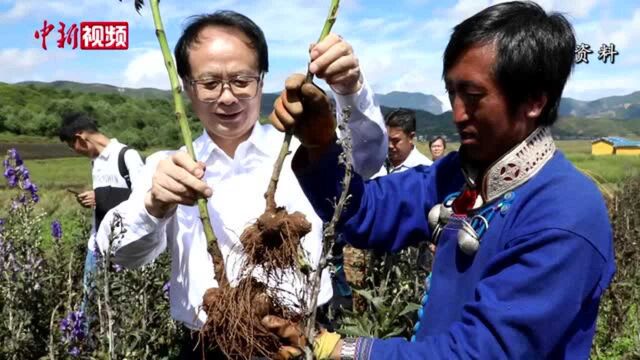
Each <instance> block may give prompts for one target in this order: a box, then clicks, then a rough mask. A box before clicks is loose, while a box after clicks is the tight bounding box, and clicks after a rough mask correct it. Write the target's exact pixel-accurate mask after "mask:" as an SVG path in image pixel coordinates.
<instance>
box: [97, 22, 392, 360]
mask: <svg viewBox="0 0 640 360" xmlns="http://www.w3.org/2000/svg"><path fill="white" fill-rule="evenodd" d="M303 51H304V49H303ZM174 54H175V58H176V65H177V69H178V73H179V75H180V77H181V79H182V82H183V85H184V89H185V91H186V94H187V95H188V97H189V99H190V100H191V103H192V106H193V109H194V112H195V114H196V115H197V116H198V118H199V120H200V122H201V123H202V125H203V128H204V132H203V134H202V135H201V136H199V137H198V138H196V139H195V140H194V141H193V146H194V151H195V154H196V158H197V162H194V161H193V160H191V158H190V157H189V156H188V155H187V153H186V152H185V151H184V148H182V149H181V150H179V151H163V152H158V153H156V154H153V155H151V156H149V158H148V159H147V164H146V165H145V167H144V169H143V174H142V176H141V181H140V182H139V183H138V184H136V187H135V190H134V192H133V194H132V195H131V197H130V199H129V200H128V201H126V202H124V203H122V204H121V205H120V206H118V207H116V208H115V209H113V210H112V211H110V212H109V213H108V214H107V216H106V217H105V221H104V222H103V226H102V227H101V228H100V230H99V235H98V244H99V246H100V249H101V250H102V251H104V250H105V249H107V247H108V246H109V243H108V242H109V235H110V234H109V233H110V226H108V223H109V222H110V221H112V220H113V216H114V213H116V212H117V213H118V214H120V216H121V218H122V227H123V228H124V229H125V230H126V231H125V232H124V233H123V234H120V236H119V238H118V239H117V240H116V241H114V244H111V245H112V247H111V253H112V256H113V261H114V262H116V263H119V264H120V265H122V266H125V267H136V266H140V265H143V264H146V263H149V262H151V261H153V260H154V259H155V258H156V257H157V256H158V255H159V254H160V253H161V252H163V251H165V249H168V250H169V251H170V252H171V256H172V264H171V267H172V274H171V282H170V285H171V290H170V303H171V304H170V307H171V315H172V317H173V318H174V319H176V320H178V321H180V322H181V323H183V324H184V325H185V326H186V327H187V328H188V329H191V330H197V329H199V328H200V327H202V325H203V324H204V322H205V321H206V314H205V313H204V312H203V311H202V310H201V309H200V305H201V304H202V297H203V295H204V293H205V291H206V290H207V289H208V288H211V287H216V286H217V284H218V282H217V281H216V279H214V272H213V263H212V259H211V256H210V255H209V253H208V251H207V241H206V239H205V236H204V232H203V230H202V224H201V223H200V219H199V214H198V209H197V207H195V206H193V204H194V203H195V202H196V200H197V198H198V197H207V198H208V207H209V212H210V215H211V223H212V226H213V230H214V233H215V234H216V236H217V238H218V245H219V247H220V250H221V252H222V255H223V256H224V258H225V270H226V273H227V276H228V277H229V278H230V280H231V281H232V283H233V279H234V278H235V277H236V276H237V275H238V270H239V268H238V267H239V265H240V262H241V260H242V249H241V246H239V244H240V241H239V236H240V234H242V232H243V230H244V228H245V227H246V226H248V225H250V224H251V223H252V222H253V221H254V220H255V219H256V218H257V217H258V216H259V215H260V214H261V213H262V212H263V211H264V209H265V198H264V193H265V191H266V188H267V185H268V182H269V179H270V177H271V173H272V168H273V163H274V162H275V159H276V157H277V155H278V152H279V150H280V145H281V144H282V139H283V135H282V133H280V132H279V131H277V130H276V129H275V128H274V127H273V126H271V125H261V124H260V123H258V118H259V116H260V114H259V112H260V103H261V97H262V86H263V80H264V76H265V74H266V72H267V71H268V55H267V44H266V40H265V38H264V34H263V33H262V30H261V29H260V28H259V27H258V26H257V25H256V24H255V23H254V22H253V21H252V20H250V19H249V18H247V17H246V16H244V15H242V14H239V13H236V12H233V11H218V12H216V13H214V14H205V15H200V16H197V17H192V18H191V22H190V23H189V24H188V25H187V26H186V28H185V29H184V31H183V33H182V36H181V37H180V39H179V40H178V43H177V44H176V47H175V51H174ZM310 57H311V63H310V65H309V69H310V71H311V72H312V73H314V74H315V75H316V76H317V77H318V78H320V79H323V80H325V81H326V83H327V84H328V85H329V86H330V87H331V90H332V91H333V92H334V93H335V94H336V97H335V100H336V112H337V113H338V114H341V113H342V110H343V109H345V108H347V107H349V108H350V109H351V116H350V119H349V128H350V130H351V136H352V143H353V158H354V167H355V169H356V171H357V172H358V173H359V174H360V175H362V176H364V177H370V176H371V175H373V174H374V173H375V172H376V171H377V170H378V169H379V168H380V166H381V165H382V163H383V161H384V158H385V156H386V148H387V137H386V131H385V130H386V129H385V127H384V125H383V118H382V114H381V112H380V109H379V107H378V106H377V105H375V104H374V101H373V95H374V94H373V91H372V90H371V89H370V88H369V86H368V85H367V82H366V80H365V79H364V78H363V76H362V74H361V72H360V69H359V66H358V59H357V57H356V56H355V54H354V52H353V49H352V47H351V45H349V44H348V43H347V42H346V41H344V40H343V39H342V38H341V37H340V36H337V35H335V34H330V35H329V36H327V37H326V38H325V39H324V40H323V41H322V42H320V43H318V44H316V45H314V46H313V47H312V48H311V51H310ZM303 84H304V75H301V74H295V75H292V76H290V77H289V78H288V79H287V81H286V83H285V88H286V90H284V91H283V96H281V97H280V98H279V100H278V101H277V102H276V104H275V111H274V113H272V116H271V117H272V121H273V119H276V121H273V122H274V125H276V126H280V127H281V126H282V123H287V122H291V121H293V120H292V119H299V118H301V117H306V118H307V119H311V118H313V119H314V121H316V120H317V121H321V122H326V121H335V118H334V115H333V114H332V112H331V110H330V103H329V101H328V99H327V97H326V95H325V94H324V92H322V90H320V89H319V88H318V87H316V86H315V85H311V84H307V85H304V86H303ZM285 95H288V96H285ZM295 98H299V99H303V100H302V102H301V103H300V102H295V101H294V99H295ZM311 101H312V102H313V103H310V102H311ZM310 109H313V110H314V111H310ZM335 136H336V134H335V133H317V132H313V131H310V132H309V133H308V134H306V137H305V136H301V139H303V140H301V141H302V142H303V143H305V144H313V143H316V142H318V143H325V142H326V141H334V140H335ZM299 145H300V142H297V141H296V142H294V143H292V146H291V150H292V151H295V150H296V148H297V147H298V146H299ZM275 199H276V203H277V204H278V206H285V207H286V208H287V211H289V212H293V211H300V212H302V213H303V214H305V215H306V217H307V220H309V221H310V222H311V224H312V230H311V232H310V233H309V234H308V235H307V236H306V237H305V239H304V240H303V247H304V248H305V250H306V251H307V252H308V254H309V260H310V261H311V262H312V263H315V264H317V262H318V261H319V258H320V252H321V249H322V221H321V220H320V218H319V217H318V216H317V215H316V213H315V212H314V211H313V208H312V206H311V204H310V203H309V202H308V200H307V199H306V197H305V196H304V193H303V192H302V189H301V188H300V185H299V184H298V182H297V180H296V178H295V176H294V175H293V172H292V170H291V158H290V157H287V160H286V161H285V164H284V165H283V171H282V174H281V177H280V182H279V184H278V190H277V192H276V196H275ZM287 286H288V287H290V288H289V289H284V290H285V291H289V292H293V293H300V292H303V291H305V288H304V284H302V283H301V282H300V281H296V279H292V281H290V282H288V283H287V284H283V285H282V287H287ZM331 296H332V288H331V280H330V278H329V275H328V272H326V271H325V273H323V276H322V280H321V291H320V295H319V299H318V300H319V301H318V303H319V304H325V303H327V302H328V301H329V300H330V299H331ZM198 346H201V344H197V336H192V337H191V338H190V339H186V340H185V341H184V344H183V350H182V355H181V356H182V358H185V359H186V358H190V357H191V356H193V355H194V354H200V353H201V352H202V348H201V347H198ZM196 347H197V348H196ZM216 355H217V354H216V353H214V352H209V353H208V357H209V358H212V357H215V356H216Z"/></svg>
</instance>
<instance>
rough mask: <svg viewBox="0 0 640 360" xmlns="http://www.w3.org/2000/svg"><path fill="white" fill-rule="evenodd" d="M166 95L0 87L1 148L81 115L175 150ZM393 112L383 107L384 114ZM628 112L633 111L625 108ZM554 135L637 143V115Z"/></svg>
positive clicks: (440, 118)
mask: <svg viewBox="0 0 640 360" xmlns="http://www.w3.org/2000/svg"><path fill="white" fill-rule="evenodd" d="M167 95H168V92H166V91H163V90H157V89H122V88H117V87H114V86H110V85H103V84H81V83H74V82H64V81H58V82H54V83H34V82H32V83H23V84H5V83H0V134H2V136H1V137H0V142H4V143H7V142H14V141H12V138H13V137H15V140H16V141H20V139H29V138H32V137H40V138H48V139H53V140H50V141H53V142H56V140H55V136H56V129H57V127H58V124H59V122H60V118H61V116H62V115H63V114H65V113H68V112H71V111H85V112H88V113H89V114H91V115H92V116H93V117H95V118H96V119H97V120H98V125H99V126H100V128H101V130H102V131H103V132H105V133H106V134H107V135H109V136H112V137H117V138H118V139H119V140H120V141H122V142H124V143H127V144H129V145H131V146H134V147H136V148H139V149H146V148H167V147H169V148H173V147H176V146H178V145H179V144H180V143H181V141H180V135H179V129H178V125H177V121H176V119H175V116H174V115H173V104H172V102H171V99H170V97H169V96H167ZM276 96H277V94H264V95H263V99H262V107H261V114H262V116H266V115H268V114H269V113H270V112H271V109H272V106H273V101H274V99H275V98H276ZM186 105H187V117H188V118H189V119H190V120H191V121H190V124H191V127H192V130H194V131H195V132H196V133H199V132H200V131H201V125H200V123H199V121H197V119H195V117H194V115H193V111H192V109H191V107H190V104H189V102H188V101H187V102H186ZM390 110H391V108H388V107H385V106H383V107H382V111H383V113H384V114H386V113H388V112H389V111H390ZM627 110H633V106H629V107H628V108H627ZM416 115H417V133H418V135H421V136H424V137H427V138H431V137H433V136H435V135H445V136H447V137H448V138H449V139H452V140H455V139H456V138H457V135H456V129H455V126H454V125H453V123H452V121H451V112H450V111H448V112H445V113H442V114H440V115H434V114H432V113H430V112H427V111H423V110H416ZM554 134H555V135H556V136H557V137H559V138H562V139H592V138H596V137H600V136H614V135H615V136H624V137H633V138H636V137H640V111H639V113H638V116H637V117H635V118H633V119H612V118H607V117H602V118H582V117H563V118H561V119H560V120H559V121H558V123H557V125H556V126H555V130H554Z"/></svg>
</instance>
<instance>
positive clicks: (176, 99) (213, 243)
mask: <svg viewBox="0 0 640 360" xmlns="http://www.w3.org/2000/svg"><path fill="white" fill-rule="evenodd" d="M150 4H151V13H152V14H153V23H154V24H155V26H156V37H157V38H158V42H159V43H160V49H161V50H162V57H163V58H164V64H165V66H166V68H167V73H168V74H169V81H170V83H171V93H172V94H173V103H174V105H175V115H176V118H177V119H178V124H179V125H180V132H181V133H182V141H184V145H185V146H186V147H187V152H188V153H189V156H191V158H192V159H193V160H194V161H196V157H195V152H194V151H193V141H192V138H191V130H190V129H189V124H188V122H187V116H186V113H185V110H184V102H183V99H182V95H181V94H180V92H181V87H180V82H179V81H178V73H177V71H176V68H175V66H174V63H173V57H172V56H171V50H170V49H169V45H168V42H167V36H166V34H165V32H164V25H162V18H161V17H160V7H159V0H151V2H150ZM198 210H199V211H200V220H201V221H202V228H203V229H204V234H205V237H206V239H207V243H208V244H209V248H210V249H211V251H212V252H213V254H212V256H213V264H214V271H215V275H216V280H217V281H218V285H219V286H221V285H222V283H224V282H225V281H226V277H225V271H224V259H223V257H222V252H220V248H219V247H218V241H217V239H216V236H215V234H214V233H213V227H212V226H211V220H210V217H209V210H208V208H207V200H206V199H198Z"/></svg>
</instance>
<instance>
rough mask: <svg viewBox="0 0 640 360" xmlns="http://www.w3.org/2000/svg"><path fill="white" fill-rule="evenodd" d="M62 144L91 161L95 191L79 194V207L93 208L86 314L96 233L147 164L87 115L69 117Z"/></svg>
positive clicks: (64, 121) (83, 307)
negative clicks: (109, 135) (101, 129)
mask: <svg viewBox="0 0 640 360" xmlns="http://www.w3.org/2000/svg"><path fill="white" fill-rule="evenodd" d="M58 137H59V138H60V141H63V142H65V143H67V145H68V146H69V147H70V148H71V150H73V151H74V152H75V153H77V154H80V155H83V156H86V157H88V158H90V159H91V178H92V187H93V189H92V190H88V191H84V192H81V193H79V194H77V195H76V200H77V201H78V203H80V205H82V206H83V207H86V208H92V209H93V219H92V225H91V235H90V237H89V241H88V244H87V256H86V259H85V268H84V277H83V287H84V291H85V294H84V298H83V301H82V305H81V310H82V311H83V312H85V313H86V312H87V310H89V309H87V295H88V292H89V288H90V284H89V281H90V274H91V273H93V272H94V271H95V258H94V256H93V252H94V250H95V237H96V231H97V229H99V228H100V224H101V222H102V220H103V218H104V216H105V214H106V213H107V211H109V210H110V209H112V208H114V207H115V206H116V205H118V204H119V203H121V202H123V201H125V200H126V199H127V198H128V197H129V195H130V194H131V188H132V184H133V183H135V182H137V181H138V177H139V172H140V170H141V169H142V166H143V165H144V163H143V161H142V158H141V157H140V154H139V153H138V152H137V151H136V150H134V149H130V148H129V147H128V146H126V145H125V144H121V143H120V142H119V141H118V139H115V138H113V139H109V137H107V136H106V135H105V134H103V133H101V132H100V131H99V130H98V126H97V124H96V121H95V120H94V119H93V118H92V117H91V116H89V115H88V114H86V113H82V112H76V113H69V114H66V115H65V116H64V117H63V118H62V121H61V124H60V128H59V129H58Z"/></svg>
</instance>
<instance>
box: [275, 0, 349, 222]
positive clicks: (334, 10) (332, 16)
mask: <svg viewBox="0 0 640 360" xmlns="http://www.w3.org/2000/svg"><path fill="white" fill-rule="evenodd" d="M339 5H340V0H331V6H330V8H329V14H328V15H327V18H326V20H325V21H324V26H323V27H322V32H320V37H319V38H318V42H320V41H322V40H323V39H324V38H325V37H327V35H329V33H330V32H331V28H332V27H333V24H334V23H335V22H336V17H337V14H338V6H339ZM311 81H313V73H311V71H309V70H307V76H306V78H305V82H307V83H310V82H311ZM292 136H293V131H292V130H287V131H286V132H285V134H284V140H282V146H281V147H280V153H279V154H278V158H277V159H276V162H275V163H274V164H273V173H272V174H271V180H270V181H269V186H268V187H267V192H266V193H265V194H264V197H265V199H267V210H274V209H275V208H276V201H275V196H276V188H277V187H278V180H280V173H281V172H282V164H283V163H284V158H285V157H286V156H287V154H289V145H290V144H291V137H292Z"/></svg>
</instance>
